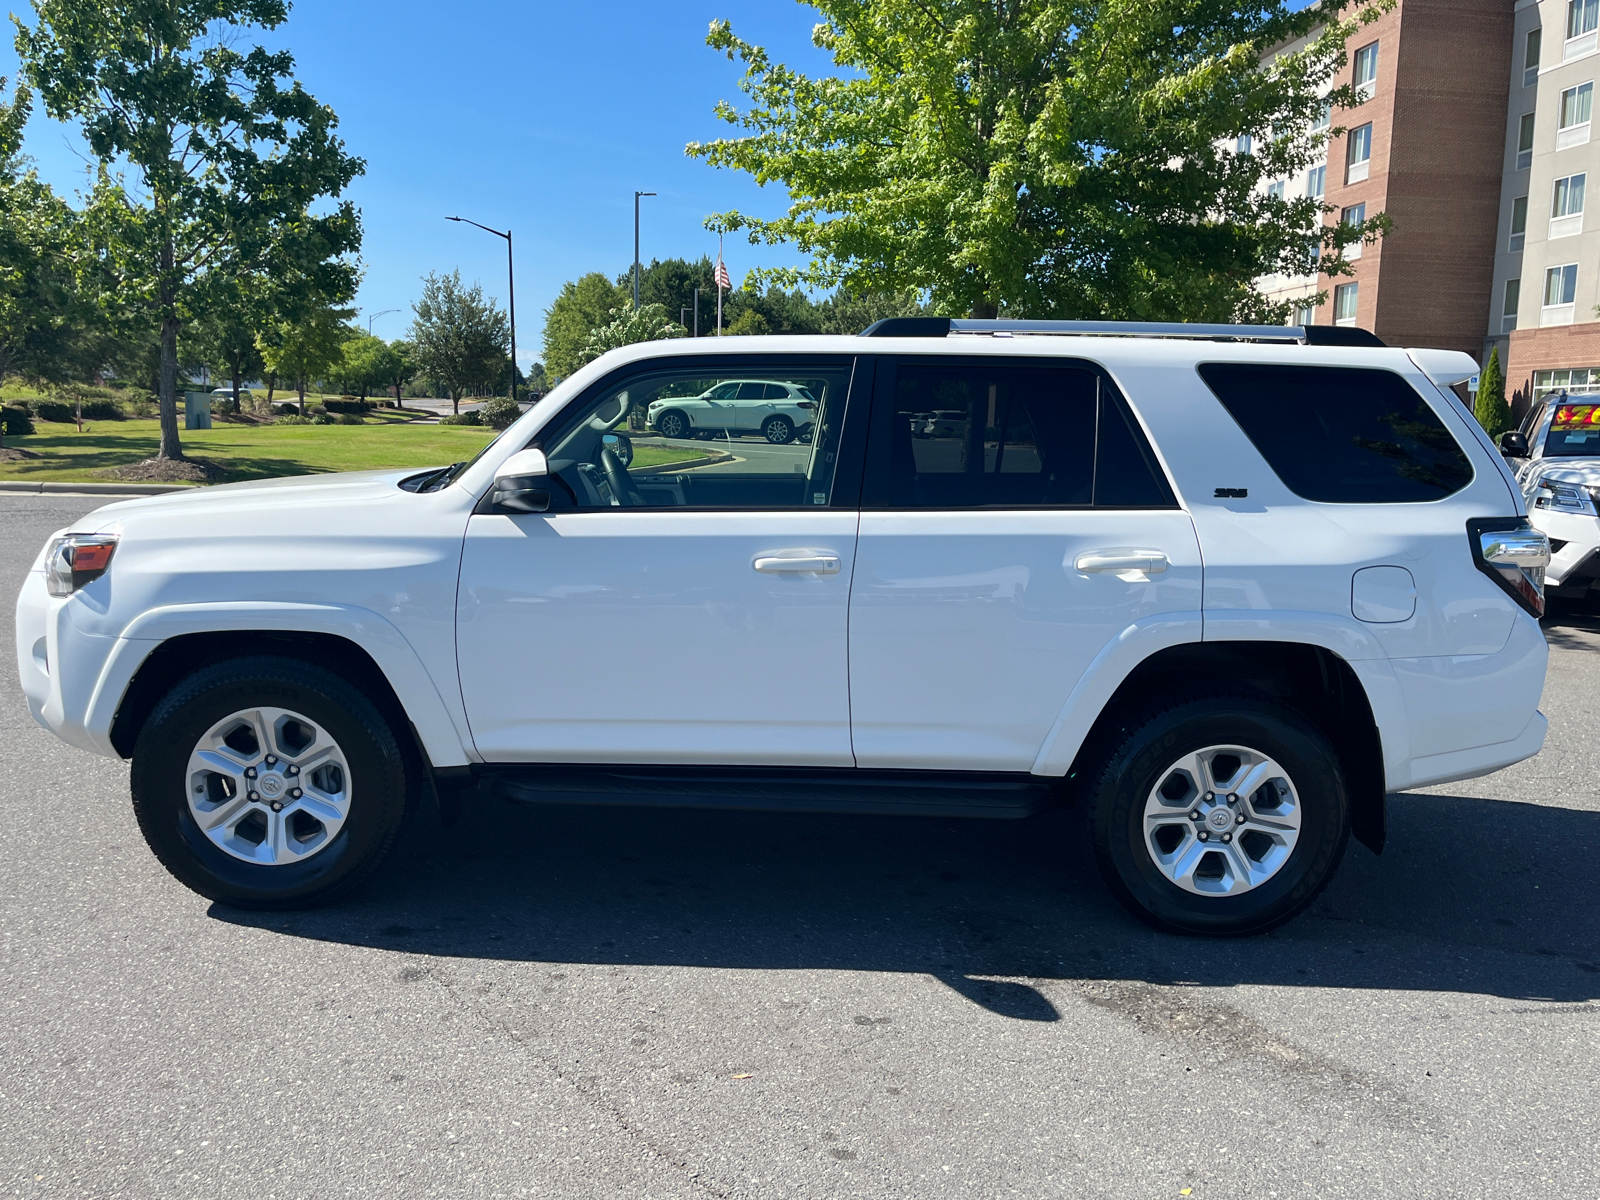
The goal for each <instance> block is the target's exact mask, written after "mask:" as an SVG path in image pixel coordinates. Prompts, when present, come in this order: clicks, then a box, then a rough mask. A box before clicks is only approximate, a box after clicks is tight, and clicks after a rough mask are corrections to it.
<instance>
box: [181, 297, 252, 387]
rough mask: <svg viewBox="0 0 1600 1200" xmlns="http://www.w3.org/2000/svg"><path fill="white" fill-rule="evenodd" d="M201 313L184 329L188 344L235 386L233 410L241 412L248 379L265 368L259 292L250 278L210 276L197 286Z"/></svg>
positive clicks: (199, 311)
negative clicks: (242, 391)
mask: <svg viewBox="0 0 1600 1200" xmlns="http://www.w3.org/2000/svg"><path fill="white" fill-rule="evenodd" d="M197 291H198V295H197V301H198V302H197V304H196V308H197V309H198V315H197V316H196V317H193V318H191V319H190V320H189V321H188V322H187V323H186V327H185V330H184V345H185V346H186V347H192V348H193V349H194V351H195V352H196V353H197V354H198V356H199V358H200V359H201V361H202V362H204V363H205V364H206V365H207V366H209V367H211V368H212V369H213V370H214V371H215V372H216V373H217V374H218V375H220V376H222V377H223V378H225V379H227V380H228V381H229V382H230V383H231V384H232V387H233V411H234V412H238V411H239V393H240V391H241V390H242V389H243V388H244V381H245V380H246V379H248V378H251V377H253V376H255V375H257V374H258V373H260V371H261V370H262V367H263V366H264V364H263V362H262V360H261V347H260V345H259V343H258V342H257V340H256V334H257V333H258V332H259V330H260V328H261V325H262V324H263V314H262V312H261V300H260V295H259V292H258V291H257V290H256V289H252V288H251V287H250V286H249V285H248V283H247V282H246V281H243V280H240V279H238V278H237V277H227V276H224V275H223V274H222V273H221V272H217V273H214V274H212V275H209V276H208V277H206V278H205V279H204V280H203V281H202V285H201V286H200V288H198V289H197Z"/></svg>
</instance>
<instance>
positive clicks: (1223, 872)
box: [1143, 746, 1301, 896]
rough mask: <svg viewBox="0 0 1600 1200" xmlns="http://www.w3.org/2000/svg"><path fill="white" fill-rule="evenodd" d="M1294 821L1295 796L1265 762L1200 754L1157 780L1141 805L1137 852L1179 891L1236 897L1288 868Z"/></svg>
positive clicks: (1228, 750)
mask: <svg viewBox="0 0 1600 1200" xmlns="http://www.w3.org/2000/svg"><path fill="white" fill-rule="evenodd" d="M1300 817H1301V810H1300V795H1299V793H1298V792H1297V791H1296V790H1295V786H1294V783H1293V781H1292V780H1291V779H1290V778H1289V773H1288V772H1287V771H1285V770H1284V769H1283V768H1282V767H1281V766H1279V765H1278V764H1277V763H1276V762H1275V761H1273V759H1271V758H1270V757H1268V756H1267V755H1265V754H1262V753H1261V752H1260V751H1257V750H1251V749H1248V748H1247V747H1244V746H1207V747H1206V748H1205V749H1204V750H1197V751H1195V752H1194V753H1193V754H1186V755H1184V756H1183V757H1182V758H1180V759H1179V760H1178V761H1177V762H1175V763H1173V764H1172V765H1171V766H1169V767H1168V768H1167V769H1166V770H1165V771H1163V772H1161V776H1160V778H1159V779H1158V780H1157V781H1156V786H1155V787H1154V788H1152V789H1151V791H1150V796H1149V799H1147V800H1146V801H1145V805H1144V831H1143V832H1144V846H1145V849H1146V850H1147V851H1148V852H1149V854H1150V859H1151V861H1152V862H1154V863H1155V865H1156V867H1157V868H1158V869H1159V870H1160V871H1161V873H1162V874H1163V875H1165V876H1166V877H1167V878H1168V879H1169V880H1171V881H1172V882H1173V883H1175V884H1177V885H1178V886H1179V887H1181V888H1182V889H1183V890H1184V891H1186V892H1193V893H1195V894H1196V895H1200V896H1236V895H1238V894H1239V893H1241V892H1247V891H1249V890H1250V889H1251V888H1256V887H1260V886H1261V885H1262V884H1263V883H1265V882H1267V880H1269V879H1271V878H1272V877H1273V876H1274V875H1276V874H1277V873H1278V871H1279V870H1280V869H1282V867H1283V864H1284V863H1286V862H1288V861H1289V856H1290V855H1291V854H1293V853H1294V846H1295V842H1296V841H1298V840H1299V837H1300Z"/></svg>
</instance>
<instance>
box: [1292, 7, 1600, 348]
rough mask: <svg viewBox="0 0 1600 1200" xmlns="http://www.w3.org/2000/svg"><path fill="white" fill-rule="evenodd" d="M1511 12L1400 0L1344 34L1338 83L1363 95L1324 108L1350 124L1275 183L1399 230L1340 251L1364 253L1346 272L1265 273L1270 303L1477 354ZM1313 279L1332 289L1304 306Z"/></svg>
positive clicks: (1308, 319) (1491, 244)
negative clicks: (1308, 163) (1381, 218)
mask: <svg viewBox="0 0 1600 1200" xmlns="http://www.w3.org/2000/svg"><path fill="white" fill-rule="evenodd" d="M1548 2H1549V3H1556V2H1558V0H1548ZM1580 2H1583V0H1580ZM1589 2H1592V3H1600V0H1589ZM1529 3H1530V4H1531V3H1532V0H1529ZM1512 18H1513V13H1512V10H1511V4H1510V0H1399V3H1397V4H1396V5H1395V7H1394V8H1392V9H1390V10H1389V11H1388V12H1386V13H1384V14H1383V15H1382V16H1380V17H1379V18H1378V20H1377V21H1375V22H1374V23H1373V24H1371V25H1366V26H1363V27H1362V28H1361V29H1359V30H1358V31H1357V32H1356V34H1355V35H1354V36H1353V37H1352V38H1351V40H1350V43H1349V46H1348V51H1349V54H1348V58H1349V62H1348V64H1347V66H1346V67H1345V72H1346V77H1345V78H1344V79H1341V80H1338V81H1337V82H1340V83H1345V82H1349V83H1353V84H1355V85H1356V86H1357V88H1358V89H1359V91H1360V93H1361V95H1362V96H1363V97H1364V99H1363V100H1362V102H1361V103H1360V104H1359V105H1357V106H1356V107H1354V108H1350V109H1341V110H1339V111H1338V112H1335V113H1333V114H1332V120H1331V123H1332V124H1333V125H1334V126H1335V127H1342V128H1344V129H1345V132H1344V133H1343V134H1341V135H1340V136H1338V137H1336V138H1333V139H1331V140H1330V142H1329V143H1328V156H1327V160H1326V162H1325V163H1323V164H1320V165H1318V166H1315V167H1313V168H1311V170H1310V171H1309V172H1307V174H1306V175H1305V176H1303V177H1302V178H1300V179H1296V180H1285V181H1282V182H1281V183H1279V184H1275V185H1273V186H1276V187H1281V188H1283V189H1284V191H1285V194H1288V195H1307V194H1311V195H1316V194H1319V189H1320V194H1321V195H1322V197H1323V198H1324V199H1325V200H1326V201H1327V202H1328V203H1329V204H1332V205H1334V206H1335V212H1334V213H1333V214H1332V216H1331V217H1330V220H1331V221H1343V220H1346V219H1349V220H1359V219H1362V218H1364V217H1367V216H1374V215H1376V214H1378V213H1380V212H1382V213H1387V214H1388V215H1389V217H1390V219H1391V220H1392V221H1393V228H1392V231H1391V232H1390V233H1389V235H1388V236H1387V237H1384V238H1382V239H1381V240H1379V241H1378V242H1376V243H1374V244H1372V245H1363V246H1358V247H1350V248H1349V249H1347V251H1346V253H1347V256H1350V257H1356V256H1357V255H1359V257H1358V258H1357V261H1356V263H1355V274H1354V275H1352V276H1348V277H1346V276H1341V277H1339V278H1337V279H1328V278H1327V277H1326V276H1320V277H1317V276H1307V277H1304V278H1301V279H1288V278H1284V277H1282V276H1274V277H1269V278H1267V279H1264V280H1262V281H1261V287H1262V290H1263V291H1265V292H1266V293H1267V294H1269V295H1271V296H1272V297H1273V298H1275V299H1291V300H1293V299H1298V298H1300V297H1306V298H1307V300H1308V303H1307V305H1306V307H1304V308H1302V309H1301V310H1300V312H1299V314H1298V316H1297V318H1296V319H1297V321H1298V322H1299V323H1302V324H1305V323H1310V324H1317V325H1333V324H1339V325H1356V326H1359V327H1361V328H1362V329H1369V330H1371V331H1372V332H1373V333H1375V334H1377V335H1378V336H1379V337H1380V338H1382V339H1383V340H1384V341H1386V342H1388V343H1390V344H1391V345H1397V346H1438V347H1444V348H1447V349H1452V350H1465V351H1467V352H1469V353H1471V354H1473V355H1474V356H1477V355H1479V354H1480V353H1482V352H1483V351H1484V338H1483V318H1484V310H1485V308H1486V305H1487V298H1488V295H1489V292H1490V289H1491V286H1492V283H1493V275H1494V270H1495V254H1494V251H1495V239H1496V226H1495V222H1496V219H1497V217H1498V216H1499V212H1498V209H1499V208H1500V207H1501V203H1500V198H1501V178H1502V175H1503V174H1504V164H1503V162H1502V156H1501V153H1500V149H1501V148H1500V146H1499V144H1498V142H1499V139H1498V138H1497V137H1493V136H1490V137H1486V136H1485V135H1484V134H1485V130H1498V129H1499V128H1500V127H1501V126H1502V125H1503V123H1504V121H1505V119H1506V112H1507V87H1506V85H1505V84H1504V83H1497V81H1503V80H1506V79H1507V77H1508V69H1509V65H1510V61H1511V56H1512V54H1511V42H1512V32H1513V20H1512ZM1290 48H1293V47H1290ZM1319 287H1321V288H1323V289H1325V290H1326V291H1327V292H1328V296H1327V299H1326V300H1325V301H1324V302H1323V303H1322V304H1321V305H1318V306H1316V307H1315V308H1312V307H1310V304H1309V298H1310V297H1312V296H1314V295H1315V293H1316V292H1317V290H1318V288H1319ZM1597 361H1600V360H1597Z"/></svg>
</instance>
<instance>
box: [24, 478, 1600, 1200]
mask: <svg viewBox="0 0 1600 1200" xmlns="http://www.w3.org/2000/svg"><path fill="white" fill-rule="evenodd" d="M99 503H101V501H100V500H98V499H86V498H76V497H69V496H48V495H47V496H6V495H0V594H3V595H4V596H5V597H7V598H8V607H7V610H6V611H7V616H8V617H9V598H10V597H12V596H14V595H15V593H16V589H17V587H18V585H19V583H20V579H21V575H22V572H23V571H24V570H25V569H26V567H27V565H28V564H29V562H30V561H31V560H32V558H33V556H34V554H35V553H36V552H37V550H38V547H39V545H40V544H41V542H42V540H43V538H44V537H45V536H46V535H47V534H48V533H49V532H50V531H51V530H52V529H55V528H57V527H59V526H62V525H66V524H68V523H70V522H71V521H73V520H75V519H76V518H77V517H78V516H79V515H81V514H83V513H85V512H87V511H89V510H90V509H92V508H94V507H96V506H97V505H98V504H99ZM1548 633H1549V637H1550V641H1551V645H1552V661H1551V672H1550V677H1549V683H1548V685H1547V689H1546V693H1545V701H1544V710H1545V712H1546V713H1547V714H1548V715H1549V717H1550V719H1551V732H1550V739H1549V742H1548V744H1547V747H1546V749H1545V751H1544V752H1543V754H1542V755H1540V756H1539V757H1538V758H1536V759H1534V760H1532V761H1530V762H1527V763H1524V764H1521V765H1519V766H1517V767H1514V768H1512V769H1510V770H1507V771H1504V772H1502V773H1500V774H1498V775H1496V776H1492V777H1490V778H1487V779H1482V780H1477V781H1474V782H1472V783H1470V784H1458V785H1454V786H1451V787H1446V788H1438V789H1433V790H1431V791H1428V792H1421V793H1411V794H1406V795H1401V796H1396V797H1393V798H1392V800H1391V805H1390V829H1391V832H1390V845H1389V849H1388V851H1387V852H1386V853H1385V854H1384V855H1383V856H1382V857H1376V856H1374V855H1372V854H1371V853H1369V852H1368V851H1366V850H1365V849H1363V848H1361V847H1359V846H1356V845H1354V844H1352V845H1351V848H1350V852H1349V854H1348V856H1347V858H1346V860H1345V864H1344V867H1343V869H1342V871H1341V873H1340V875H1339V877H1338V878H1337V880H1336V881H1335V882H1334V884H1333V886H1332V887H1331V888H1330V889H1329V890H1328V892H1327V893H1326V894H1325V895H1324V896H1323V897H1322V899H1321V900H1319V902H1318V904H1317V905H1316V907H1315V909H1314V910H1313V911H1312V912H1310V913H1308V914H1306V915H1304V916H1302V917H1301V918H1300V919H1299V920H1297V921H1295V922H1294V923H1292V924H1291V925H1289V926H1287V927H1286V928H1283V929H1281V930H1279V931H1277V932H1275V933H1274V934H1271V935H1268V936H1266V937H1261V938H1255V939H1250V940H1243V941H1228V942H1216V941H1200V940H1191V939H1184V938H1176V937H1169V936H1164V935H1159V934H1155V933H1153V932H1151V931H1149V930H1147V929H1146V928H1144V927H1143V926H1141V925H1139V924H1137V923H1136V922H1134V921H1133V920H1131V919H1130V918H1128V917H1126V916H1124V915H1123V913H1122V911H1121V910H1120V909H1119V908H1117V907H1116V906H1115V904H1114V902H1113V901H1112V900H1111V899H1110V898H1109V897H1108V896H1107V894H1106V893H1105V892H1104V890H1103V889H1102V887H1101V884H1100V882H1099V879H1098V876H1097V875H1096V873H1095V871H1094V868H1093V865H1092V863H1091V861H1090V858H1089V855H1088V853H1087V849H1086V845H1085V840H1084V838H1083V836H1082V829H1081V825H1080V818H1079V817H1078V815H1077V814H1076V813H1074V812H1070V811H1068V812H1061V813H1051V814H1048V815H1046V816H1043V817H1039V818H1035V819H1032V820H1028V821H1019V822H954V821H935V820H904V819H902V820H893V819H880V818H848V817H817V816H769V815H763V814H738V813H734V814H729V813H705V812H659V811H647V812H640V811H632V810H627V809H620V808H619V809H594V810H558V809H549V810H541V809H537V808H516V807H511V806H507V805H502V804H498V803H492V804H482V805H477V806H474V807H473V808H471V809H470V810H469V811H468V813H467V814H466V816H465V817H464V818H463V819H462V820H461V821H460V822H459V823H458V824H456V825H454V826H453V827H451V828H448V829H442V828H440V827H439V826H438V824H437V821H436V819H433V818H431V817H430V818H426V819H425V820H424V821H423V822H422V824H421V825H420V826H419V828H418V829H417V830H416V831H414V834H413V836H412V838H411V840H410V841H409V842H408V843H407V845H406V847H405V849H404V851H403V852H402V853H401V854H400V855H398V856H397V858H396V859H395V860H394V861H393V862H392V864H391V865H390V866H389V867H388V868H386V870H385V872H384V874H383V876H382V878H381V879H380V880H379V882H378V883H377V885H376V886H374V887H373V888H371V889H370V890H369V891H368V892H366V893H365V894H363V895H362V896H361V897H360V898H359V899H358V900H356V901H354V902H351V903H349V904H346V905H344V906H341V907H338V908H334V909H330V910H325V911H320V912H313V913H305V914H292V915H261V914H252V913H246V912H239V911H234V910H230V909H226V908H223V907H221V906H216V905H211V904H208V903H207V902H205V901H204V900H201V899H200V898H198V897H196V896H195V895H193V894H192V893H190V892H188V891H186V890H184V889H183V888H182V887H180V886H179V885H178V884H177V883H176V882H175V881H173V880H172V879H171V878H170V877H168V876H167V874H166V873H165V872H164V871H163V870H162V868H161V867H160V866H159V865H158V864H157V863H156V861H155V860H154V858H152V857H151V856H150V854H149V853H148V851H147V850H146V849H145V847H144V844H143V842H142V840H141V839H140V836H139V834H138V831H137V829H136V828H135V825H134V821H133V816H132V813H131V811H130V809H129V806H128V803H127V796H126V784H127V768H126V766H125V765H124V764H120V763H117V762H113V761H109V760H104V759H98V758H94V757H91V756H89V755H86V754H83V753H80V752H78V751H75V750H72V749H69V748H68V747H66V746H65V745H63V744H61V743H59V742H57V741H56V740H55V739H54V738H52V737H51V736H49V735H48V734H46V733H45V732H44V731H43V730H41V729H39V728H37V727H36V726H35V725H34V724H33V722H32V720H31V718H30V717H29V716H28V713H27V710H26V707H25V705H24V703H23V701H22V698H21V694H20V692H19V691H18V688H17V680H16V668H15V663H14V661H13V659H12V658H11V656H10V654H9V652H8V653H7V654H6V655H5V656H3V659H0V819H3V820H4V823H5V824H4V835H3V836H0V937H3V943H0V945H3V949H0V1029H3V1031H4V1033H3V1037H0V1195H15V1196H73V1197H208V1198H209V1197H215V1198H232V1197H263V1198H265V1197H274V1198H289V1197H308V1198H311V1197H316V1198H322V1197H334V1196H376V1197H424V1196H426V1197H432V1196H440V1197H452V1198H456V1197H480V1196H482V1197H500V1196H505V1197H516V1196H545V1197H564V1196H575V1197H589V1196H595V1197H611V1196H617V1197H630V1198H633V1197H640V1198H642V1197H668V1196H673V1197H676V1196H685V1197H700V1196H713V1197H819V1198H822V1197H825V1198H832V1197H847V1196H851V1197H853V1196H861V1197H940V1196H949V1197H963V1198H966V1197H988V1196H1015V1197H1028V1198H1037V1197H1058V1196H1059V1197H1073V1198H1078V1197H1107V1198H1115V1200H1126V1198H1130V1197H1152V1198H1159V1197H1179V1196H1190V1197H1193V1198H1196V1200H1202V1198H1203V1200H1209V1198H1213V1197H1218V1198H1220V1197H1284V1198H1288V1197H1361V1198H1363V1200H1366V1198H1370V1197H1377V1196H1381V1197H1413V1196H1414V1197H1439V1196H1451V1197H1476V1196H1484V1197H1490V1196H1494V1197H1504V1196H1561V1197H1566V1196H1574V1197H1576V1196H1590V1195H1594V1194H1595V1193H1596V1191H1597V1190H1600V1154H1597V1153H1596V1151H1595V1146H1596V1145H1597V1144H1600V1102H1597V1099H1596V1081H1597V1080H1600V1002H1597V997H1600V904H1597V901H1596V895H1595V893H1596V882H1597V876H1600V789H1597V787H1596V781H1597V780H1600V737H1597V733H1596V730H1597V729H1600V686H1597V685H1600V653H1597V651H1600V619H1597V618H1596V617H1594V616H1592V615H1588V614H1585V613H1582V612H1574V611H1564V612H1558V613H1557V614H1556V615H1555V617H1554V618H1553V619H1552V620H1551V621H1550V622H1549V629H1548ZM8 644H9V641H8Z"/></svg>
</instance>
